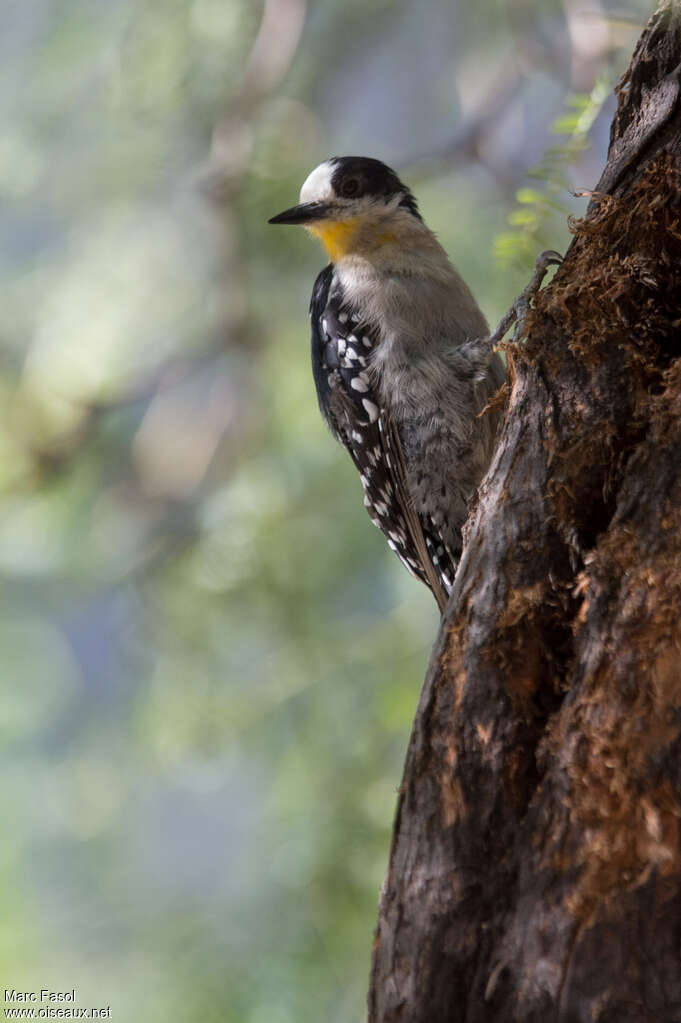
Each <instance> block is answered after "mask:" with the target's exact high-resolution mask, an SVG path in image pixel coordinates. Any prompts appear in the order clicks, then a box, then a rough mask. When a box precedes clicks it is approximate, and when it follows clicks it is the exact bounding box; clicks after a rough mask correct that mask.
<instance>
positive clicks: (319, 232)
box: [307, 217, 359, 263]
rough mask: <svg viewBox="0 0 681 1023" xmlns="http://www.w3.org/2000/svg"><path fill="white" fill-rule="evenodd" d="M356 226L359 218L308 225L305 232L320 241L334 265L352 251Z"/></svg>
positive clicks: (321, 221) (322, 221)
mask: <svg viewBox="0 0 681 1023" xmlns="http://www.w3.org/2000/svg"><path fill="white" fill-rule="evenodd" d="M358 224H359V217H355V218H353V219H352V220H320V221H318V222H317V223H316V224H309V225H308V226H307V230H308V231H309V232H310V234H314V235H316V237H317V238H320V239H321V241H322V243H323V245H324V248H325V249H326V251H327V253H328V255H329V259H330V260H331V262H332V263H336V262H337V261H338V260H339V259H342V257H343V256H347V254H348V252H350V251H351V250H352V242H353V239H354V237H355V234H356V232H357V225H358Z"/></svg>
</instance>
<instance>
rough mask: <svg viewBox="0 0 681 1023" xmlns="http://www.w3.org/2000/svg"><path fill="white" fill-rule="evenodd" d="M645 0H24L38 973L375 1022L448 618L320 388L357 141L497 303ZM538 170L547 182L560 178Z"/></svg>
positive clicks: (12, 128) (19, 819) (597, 142)
mask: <svg viewBox="0 0 681 1023" xmlns="http://www.w3.org/2000/svg"><path fill="white" fill-rule="evenodd" d="M647 13H648V4H647V3H646V2H644V0H619V2H618V3H615V2H614V0H613V2H612V3H610V2H608V0H602V2H599V0H562V2H561V0H506V2H505V0H476V2H475V3H470V2H469V0H456V2H454V0H429V2H427V3H415V2H407V0H309V2H307V3H306V0H165V2H164V3H155V2H152V0H31V2H26V0H5V2H4V4H3V31H2V33H1V34H0V54H1V59H0V83H1V87H0V108H1V109H2V123H3V130H2V133H1V135H0V201H1V203H2V214H1V217H0V238H1V246H0V392H1V395H2V400H1V402H0V575H1V576H2V595H1V596H0V601H1V605H2V613H1V615H0V671H1V673H2V687H1V689H0V729H1V732H2V760H3V763H2V777H3V783H2V787H1V789H0V807H1V815H2V820H3V828H2V837H1V839H0V910H1V917H2V924H3V926H2V931H1V935H2V936H1V938H0V947H1V950H2V952H1V955H0V973H1V978H2V979H1V982H0V983H1V986H2V987H8V988H11V987H14V988H20V989H22V990H35V989H38V988H41V987H52V988H56V989H62V990H63V989H71V988H74V987H75V988H76V990H77V1000H78V1004H79V1005H81V1006H86V1007H87V1006H98V1005H104V1006H105V1005H111V1007H112V1018H114V1019H116V1020H118V1021H119V1023H123V1021H125V1023H127V1021H130V1023H136V1021H138V1020H139V1021H141V1020H145V1021H148V1023H157V1021H158V1023H160V1021H167V1020H173V1021H176V1023H184V1021H187V1023H195V1021H212V1020H215V1021H218V1020H219V1021H225V1023H237V1021H238V1023H308V1021H309V1023H313V1021H314V1023H318V1021H320V1020H325V1021H329V1023H334V1021H344V1023H347V1021H359V1020H361V1019H362V1018H363V1014H364V998H365V990H366V986H367V978H368V969H369V955H370V945H371V938H372V930H373V926H374V921H375V914H376V905H377V898H378V891H379V886H380V883H381V880H382V877H383V874H384V870H385V866H386V863H387V857H388V847H389V836H390V826H391V820H392V815H393V811H394V806H395V798H396V789H397V786H398V785H399V781H400V772H401V766H402V761H403V756H404V752H405V749H406V744H407V741H408V734H409V726H410V721H411V719H412V716H413V712H414V710H415V707H416V702H417V699H418V694H419V688H420V684H421V681H422V678H423V674H424V670H425V667H426V664H427V660H428V655H429V650H430V646H431V643H432V641H433V638H434V635H435V632H436V626H437V617H436V609H435V604H434V602H433V600H432V598H431V597H430V595H429V594H428V593H427V591H426V590H425V589H424V588H423V587H422V586H420V585H419V584H418V583H417V582H416V581H414V580H413V579H412V578H411V577H410V576H408V575H407V574H406V573H405V572H404V570H403V569H402V568H401V566H400V565H399V564H398V562H397V560H396V559H395V558H394V557H393V556H392V555H391V554H390V552H389V551H388V549H387V547H386V546H385V544H384V541H383V538H382V537H381V535H380V534H379V532H378V531H377V530H375V529H373V528H372V526H371V524H370V522H369V520H368V518H367V516H366V514H365V511H364V509H363V506H362V499H361V490H360V485H359V482H358V480H357V478H356V473H355V471H354V469H353V467H352V465H351V464H350V461H349V459H348V458H347V456H345V454H344V453H343V452H342V451H341V449H340V448H338V447H337V446H336V444H335V443H334V442H333V441H332V439H331V438H330V436H329V435H328V434H327V433H326V431H325V429H324V427H323V425H322V422H321V419H320V417H319V414H318V412H317V408H316V403H315V398H314V393H313V386H312V380H311V375H310V370H309V355H308V336H307V332H308V320H307V303H308V298H309V293H310V289H311V285H312V281H313V278H314V275H315V274H316V273H317V271H318V270H319V269H320V268H321V266H322V265H323V263H324V261H325V260H324V258H323V255H322V253H321V251H320V250H318V248H317V247H316V245H315V243H314V242H312V241H311V240H309V239H308V238H306V237H305V235H304V233H303V232H302V231H298V230H294V229H292V228H291V229H284V228H276V229H275V228H270V227H268V225H267V224H266V220H267V217H268V216H270V215H272V214H274V213H276V212H278V211H279V210H281V209H283V208H285V207H287V206H289V205H291V204H292V203H293V202H294V201H295V200H296V198H297V193H298V189H299V187H300V184H301V183H302V181H303V180H304V178H305V176H306V175H307V173H308V171H309V170H310V169H311V168H312V167H313V166H315V165H316V164H317V163H318V162H320V161H321V160H322V159H324V158H325V157H327V156H329V155H332V154H348V153H352V154H362V155H371V156H377V157H379V158H381V159H384V160H385V161H387V162H388V163H391V164H393V165H394V166H396V167H397V168H398V170H399V171H400V172H401V173H402V174H403V176H404V177H405V178H406V180H407V181H408V182H409V183H410V184H411V185H412V186H413V188H414V190H415V192H416V194H417V196H418V198H419V200H420V204H421V209H422V212H423V214H424V216H425V219H426V220H427V222H428V223H430V224H431V225H432V226H433V227H434V228H435V229H436V230H437V231H438V234H439V236H440V238H441V240H442V241H443V243H444V244H445V246H446V247H447V248H448V250H449V252H450V253H451V255H452V258H453V259H454V261H455V263H456V264H457V265H458V266H459V269H460V270H461V272H462V274H463V275H464V277H465V278H466V280H467V281H468V282H469V283H470V285H471V287H472V288H473V290H474V292H475V293H476V295H477V296H478V298H479V301H480V303H481V305H482V307H483V309H484V310H485V312H486V313H487V315H488V317H489V319H490V320H496V319H497V318H498V317H499V316H500V314H501V313H502V312H503V311H504V310H505V308H506V307H507V305H508V304H509V302H510V301H511V299H512V298H513V297H514V295H515V294H516V293H517V292H518V291H519V290H520V288H521V287H522V286H523V284H524V283H525V281H526V279H527V268H528V266H529V265H530V263H531V262H532V260H533V258H534V256H535V255H536V254H537V253H538V252H539V251H540V250H541V248H543V247H547V246H550V247H552V248H562V247H564V246H565V245H566V244H567V243H568V240H569V234H568V230H567V227H566V223H565V220H566V211H570V212H572V213H576V214H579V213H580V212H582V211H583V210H584V208H585V202H584V200H583V199H582V200H575V199H573V198H571V196H570V194H569V189H577V188H589V187H593V186H594V185H595V183H596V181H597V179H598V176H599V173H600V169H601V166H602V162H603V159H604V154H605V149H606V145H607V134H608V126H609V120H610V117H611V114H612V110H613V100H612V98H611V92H612V86H613V84H614V82H615V80H616V77H617V75H618V73H619V72H621V70H622V69H623V68H624V67H625V66H626V63H627V61H628V58H629V55H630V52H631V49H632V46H633V44H634V42H635V40H636V38H637V35H638V33H639V31H640V27H641V24H642V23H643V21H644V20H645V18H646V16H647ZM529 172H532V173H529Z"/></svg>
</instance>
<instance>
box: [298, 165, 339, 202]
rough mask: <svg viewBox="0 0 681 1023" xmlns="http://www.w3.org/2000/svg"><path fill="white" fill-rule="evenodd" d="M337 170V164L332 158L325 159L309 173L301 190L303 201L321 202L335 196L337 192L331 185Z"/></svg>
mask: <svg viewBox="0 0 681 1023" xmlns="http://www.w3.org/2000/svg"><path fill="white" fill-rule="evenodd" d="M335 170H336V164H335V163H334V162H333V161H332V160H325V161H324V163H320V164H319V167H315V169H314V170H313V171H312V173H311V174H309V175H308V177H307V178H306V180H305V182H304V183H303V187H302V188H301V190H300V201H301V202H320V201H322V200H323V199H333V198H335V192H334V190H333V187H332V185H331V178H332V177H333V173H334V171H335Z"/></svg>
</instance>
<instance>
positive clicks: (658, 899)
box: [369, 2, 681, 1023]
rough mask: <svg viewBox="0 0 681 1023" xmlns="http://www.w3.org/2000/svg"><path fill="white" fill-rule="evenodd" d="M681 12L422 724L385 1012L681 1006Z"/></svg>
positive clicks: (522, 405) (512, 423) (626, 99)
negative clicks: (680, 619)
mask: <svg viewBox="0 0 681 1023" xmlns="http://www.w3.org/2000/svg"><path fill="white" fill-rule="evenodd" d="M680 60H681V13H680V12H679V9H678V7H677V5H676V4H675V3H671V2H666V3H663V4H662V5H661V6H660V7H659V9H658V10H657V11H656V13H655V14H654V15H653V17H652V18H651V20H650V22H649V23H648V25H647V26H646V29H645V31H644V33H643V36H642V38H641V40H640V42H639V44H638V46H637V49H636V52H635V54H634V57H633V59H632V63H631V66H630V68H629V70H628V71H627V73H626V75H625V76H624V78H623V80H622V82H620V85H619V86H618V99H619V106H618V111H617V114H616V116H615V119H614V122H613V128H612V136H611V146H610V152H609V157H608V164H607V167H606V170H605V172H604V174H603V177H602V179H601V182H600V183H599V186H598V188H597V192H598V194H597V195H595V196H594V198H593V200H592V202H591V205H590V207H589V211H588V214H587V216H586V218H585V219H584V220H583V221H581V222H579V223H577V224H575V225H574V229H575V239H574V241H573V244H572V246H571V248H570V251H569V253H568V255H567V257H566V259H565V261H564V263H563V265H562V266H561V268H560V269H559V271H558V273H557V274H556V276H555V278H554V279H553V281H552V282H551V284H550V285H549V286H548V287H547V288H545V289H544V290H543V291H542V292H540V294H539V295H538V296H537V299H536V302H535V308H534V310H533V311H532V313H531V314H530V319H529V322H528V326H527V337H526V339H525V340H524V341H522V342H520V343H517V344H513V345H510V346H508V358H509V367H510V380H511V392H510V399H509V404H508V409H507V412H506V418H505V423H504V427H503V432H502V435H501V438H500V441H499V446H498V450H497V454H496V457H495V460H494V464H493V465H492V467H491V469H490V472H489V474H488V476H487V478H486V481H485V482H484V484H483V487H482V488H481V493H480V498H479V502H478V505H477V507H476V509H475V511H474V513H473V516H472V518H471V520H470V522H469V526H468V535H467V543H466V548H465V552H464V556H463V559H462V564H461V567H460V570H459V573H458V576H457V581H456V586H455V590H454V593H453V594H452V597H451V600H450V602H449V605H448V608H447V611H446V614H445V616H444V618H443V622H442V627H441V631H440V635H439V637H438V641H437V643H436V646H435V650H434V652H433V657H432V661H431V666H430V669H429V673H428V676H427V678H426V682H425V685H424V689H423V693H422V696H421V701H420V705H419V709H418V713H417V718H416V721H415V724H414V730H413V734H412V738H411V743H410V747H409V752H408V756H407V763H406V767H405V775H404V780H403V785H402V789H401V796H400V802H399V807H398V813H397V818H396V822H395V832H394V837H393V845H392V850H391V858H390V867H389V872H388V876H387V879H386V883H385V886H384V890H383V894H382V898H381V905H380V913H379V922H378V928H377V931H376V939H375V947H374V961H373V970H372V980H371V991H370V995H369V1006H370V1020H371V1023H389V1021H390V1023H393V1021H398V1020H399V1021H409V1023H421V1021H422V1023H444V1021H447V1023H452V1021H465V1023H491V1021H494V1023H501V1021H509V1023H510V1021H523V1023H535V1021H536V1023H540V1021H541V1023H550V1021H554V1020H555V1021H561V1023H568V1021H569V1023H576V1021H584V1023H586V1021H589V1023H592V1021H594V1020H598V1021H600V1023H634V1021H636V1023H639V1021H653V1020H654V1021H656V1023H659V1021H665V1023H666V1021H668V1023H672V1021H674V1023H678V1021H680V1020H681V841H680V838H681V835H680V820H681V627H680V625H679V608H680V607H681V102H680V101H679V73H680V66H679V61H680Z"/></svg>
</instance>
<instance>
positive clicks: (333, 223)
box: [269, 156, 421, 262]
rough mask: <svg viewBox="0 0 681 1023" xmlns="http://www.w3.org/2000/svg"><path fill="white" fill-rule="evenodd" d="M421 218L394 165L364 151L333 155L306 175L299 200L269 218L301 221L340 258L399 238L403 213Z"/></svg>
mask: <svg viewBox="0 0 681 1023" xmlns="http://www.w3.org/2000/svg"><path fill="white" fill-rule="evenodd" d="M405 217H406V218H408V219H413V220H414V221H416V222H417V223H421V217H420V214H419V211H418V207H417V205H416V200H415V199H414V196H413V195H412V194H411V192H410V191H409V189H408V188H407V186H406V185H404V184H403V183H402V182H401V181H400V179H399V178H398V176H397V174H396V173H395V171H394V170H391V169H390V167H387V166H386V165H385V164H384V163H381V161H380V160H372V159H371V158H369V157H366V156H335V157H332V158H331V159H330V160H325V161H324V163H321V164H320V165H319V166H318V167H315V169H314V170H313V171H312V173H311V174H310V175H309V176H308V177H307V179H306V181H305V182H304V184H303V187H302V188H301V190H300V202H299V204H298V205H297V206H292V207H291V209H288V210H284V212H283V213H279V214H278V215H277V216H276V217H272V218H271V219H270V221H269V223H270V224H301V225H302V226H303V227H305V228H306V229H307V230H308V231H309V232H310V233H311V234H314V235H316V236H317V237H318V238H320V239H321V241H322V242H323V244H324V247H325V248H326V250H327V252H328V254H329V258H330V259H331V260H332V262H336V261H337V260H338V259H341V258H342V257H343V256H345V255H348V254H349V253H350V252H353V251H354V250H355V249H356V248H357V247H358V246H359V245H360V244H361V247H362V248H363V249H367V248H368V249H371V248H373V247H380V246H381V245H385V244H390V243H395V242H396V241H397V232H396V230H395V229H394V228H396V227H397V224H398V222H399V221H400V220H402V221H404V218H405Z"/></svg>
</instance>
